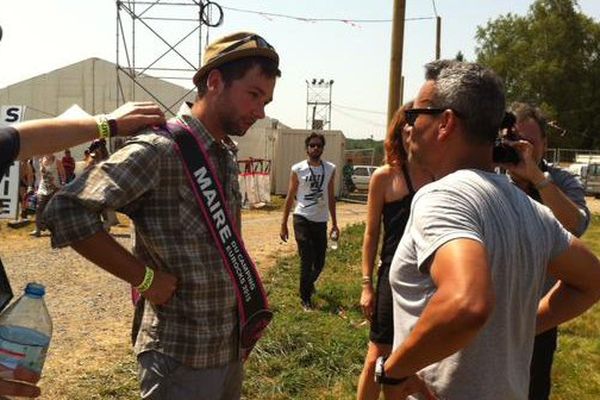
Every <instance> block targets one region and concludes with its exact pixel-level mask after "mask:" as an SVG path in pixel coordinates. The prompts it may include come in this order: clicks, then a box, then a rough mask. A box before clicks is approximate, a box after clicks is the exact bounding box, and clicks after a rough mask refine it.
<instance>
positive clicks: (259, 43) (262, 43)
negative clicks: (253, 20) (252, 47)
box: [219, 35, 275, 57]
mask: <svg viewBox="0 0 600 400" xmlns="http://www.w3.org/2000/svg"><path fill="white" fill-rule="evenodd" d="M252 41H254V43H256V47H257V48H259V49H269V50H273V51H275V49H274V48H273V46H271V45H270V44H269V42H267V41H266V40H265V39H263V38H262V37H260V36H258V35H250V36H246V37H245V38H243V39H241V40H238V41H237V42H235V43H233V44H231V45H229V46H227V47H226V48H224V49H223V50H222V51H221V53H220V54H219V57H222V56H224V55H225V54H228V53H231V52H232V51H234V50H235V49H237V48H238V47H242V46H243V45H245V44H246V43H250V42H252Z"/></svg>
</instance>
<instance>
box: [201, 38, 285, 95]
mask: <svg viewBox="0 0 600 400" xmlns="http://www.w3.org/2000/svg"><path fill="white" fill-rule="evenodd" d="M257 56H258V57H265V58H269V59H271V60H273V61H275V63H276V64H277V65H279V55H277V52H276V51H275V49H274V48H273V46H271V45H270V44H269V43H268V42H267V41H266V40H265V39H263V38H262V37H261V36H259V35H257V34H255V33H251V32H238V33H233V34H231V35H228V36H224V37H222V38H220V39H218V40H216V41H215V42H213V43H211V44H210V45H208V46H207V47H206V49H205V50H204V57H203V58H204V60H203V61H204V62H203V65H202V67H201V68H200V69H199V70H198V72H196V74H195V75H194V85H196V86H199V82H200V79H201V78H202V77H203V76H204V75H206V74H207V73H208V72H209V71H210V70H211V69H214V68H216V67H218V66H220V65H223V64H225V63H227V62H230V61H234V60H238V59H240V58H245V57H257Z"/></svg>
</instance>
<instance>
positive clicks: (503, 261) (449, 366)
mask: <svg viewBox="0 0 600 400" xmlns="http://www.w3.org/2000/svg"><path fill="white" fill-rule="evenodd" d="M461 238H466V239H472V240H476V241H478V242H481V243H483V245H484V246H485V248H486V250H487V254H488V265H489V267H490V270H491V276H492V280H493V286H494V292H495V297H496V301H495V306H494V310H493V312H492V315H491V316H490V318H489V319H488V321H487V323H486V325H485V326H484V328H483V329H482V330H481V331H480V332H479V333H478V334H477V336H476V337H475V339H474V340H473V341H472V342H471V343H470V344H469V345H468V346H467V347H465V348H463V349H462V350H460V351H458V352H457V353H455V354H453V355H451V356H449V357H447V358H445V359H443V360H441V361H440V362H438V363H435V364H432V365H430V366H428V367H426V368H425V369H423V371H421V373H420V374H421V375H422V376H423V377H424V379H425V380H426V382H427V384H428V385H429V387H430V388H432V389H433V390H434V391H435V392H436V393H437V394H438V396H440V398H442V399H452V400H458V399H469V400H471V399H479V400H481V399H489V400H492V399H498V400H500V399H502V400H510V399H519V400H521V399H523V400H525V399H527V395H528V386H529V363H530V358H531V353H532V348H533V338H534V335H535V318H536V311H537V306H538V300H539V298H540V294H541V291H542V288H543V283H544V275H545V272H546V267H547V265H548V263H549V262H550V261H551V260H552V259H553V258H554V257H556V256H557V255H559V254H560V253H562V252H563V251H565V250H566V248H567V247H568V245H569V243H570V240H571V234H569V233H568V232H567V231H566V230H565V229H563V228H562V226H561V225H560V224H559V223H558V221H557V220H556V219H555V218H554V217H553V216H552V214H551V212H550V211H549V210H548V209H547V208H546V207H545V206H543V205H540V204H538V203H536V202H535V201H533V200H531V199H530V198H529V197H528V196H527V195H526V194H525V193H523V192H522V191H521V190H519V189H518V188H516V187H514V185H512V184H511V183H510V182H509V180H508V178H507V177H506V176H501V175H496V174H494V173H488V172H483V171H478V170H460V171H457V172H455V173H453V174H450V175H448V176H446V177H444V178H443V179H441V180H439V181H437V182H433V183H431V184H429V185H427V186H425V187H423V188H422V189H421V190H420V191H419V192H418V193H417V194H416V196H415V198H414V200H413V204H412V212H411V216H410V218H409V221H408V224H407V226H406V231H405V234H404V236H403V237H402V240H401V241H400V244H399V246H398V250H397V251H396V254H395V255H394V259H393V261H392V266H391V270H390V283H391V285H392V292H393V307H394V332H395V335H394V349H395V348H397V347H398V346H399V345H400V344H401V343H402V342H403V341H404V340H405V339H406V337H407V336H408V335H409V334H410V332H411V330H412V329H413V327H414V325H415V323H416V322H417V320H418V318H419V316H420V315H421V314H422V312H423V310H424V309H425V307H426V306H427V303H428V301H429V299H430V298H431V296H432V295H433V294H434V293H435V291H436V287H435V285H434V283H433V281H432V279H431V276H430V274H429V266H430V262H431V259H432V257H431V256H433V255H434V253H435V252H436V250H437V249H439V248H440V247H441V246H443V245H444V244H445V243H448V242H449V241H452V240H455V239H461Z"/></svg>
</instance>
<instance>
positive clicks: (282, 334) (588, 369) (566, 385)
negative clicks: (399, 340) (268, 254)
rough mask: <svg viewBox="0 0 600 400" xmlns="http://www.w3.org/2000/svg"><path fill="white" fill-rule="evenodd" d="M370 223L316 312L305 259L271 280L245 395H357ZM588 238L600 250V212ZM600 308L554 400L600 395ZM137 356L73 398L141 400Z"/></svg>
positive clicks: (331, 256) (577, 342)
mask: <svg viewBox="0 0 600 400" xmlns="http://www.w3.org/2000/svg"><path fill="white" fill-rule="evenodd" d="M363 229H364V226H363V225H354V226H351V227H349V228H348V229H346V230H345V231H344V232H343V235H342V239H341V242H340V249H338V250H336V251H330V252H329V253H328V256H327V257H328V258H327V265H326V268H325V270H324V272H323V274H322V276H321V278H320V281H319V282H318V284H317V295H316V299H315V303H316V310H314V311H312V312H303V311H302V309H301V308H300V305H299V299H298V295H297V292H298V269H299V268H298V259H297V257H290V258H285V259H282V260H281V261H280V262H279V264H278V265H277V266H276V267H275V268H273V269H272V270H271V271H270V273H269V274H268V276H267V277H266V279H265V283H266V286H267V289H268V291H269V297H270V301H271V305H272V307H273V310H274V312H275V318H274V320H273V323H272V324H271V327H270V329H269V331H268V332H267V334H266V335H265V337H264V338H263V339H262V340H261V341H260V342H259V344H258V346H257V347H256V349H255V350H254V352H253V354H252V356H251V358H250V360H249V362H248V363H247V370H246V379H245V382H244V398H245V399H253V400H254V399H273V400H275V399H281V400H283V399H331V400H333V399H352V398H354V395H355V387H356V380H357V377H358V375H359V373H360V370H361V368H362V362H363V357H364V354H365V350H366V345H367V340H368V333H367V332H368V326H367V325H366V323H365V322H364V320H363V318H362V315H361V313H360V310H359V308H358V299H359V296H360V284H359V277H360V270H359V268H360V258H361V249H360V244H361V240H362V232H363ZM584 239H585V241H586V242H587V243H588V244H589V245H590V246H592V248H593V249H594V251H595V252H596V254H600V216H598V215H596V216H594V220H593V222H592V226H591V228H590V229H589V230H588V233H587V234H586V236H585V238H584ZM599 336H600V307H599V306H596V307H595V308H593V309H592V310H591V311H589V312H588V313H586V314H585V315H584V316H583V317H580V318H578V319H577V320H575V321H573V322H571V323H569V324H566V325H565V326H563V327H562V328H561V330H560V348H559V350H558V352H557V356H556V362H555V368H554V389H553V396H552V398H553V399H564V400H566V399H579V400H587V399H590V400H591V399H598V398H600V372H599V371H598V369H597V368H598V366H599V365H600V340H599ZM135 370H136V368H135V363H134V357H133V355H131V358H129V359H127V360H123V362H122V363H119V364H118V365H115V366H114V368H113V369H112V370H110V371H89V370H87V372H86V374H85V375H84V376H81V379H80V380H79V381H77V382H72V384H73V391H71V396H70V398H72V399H136V398H137V383H136V381H135Z"/></svg>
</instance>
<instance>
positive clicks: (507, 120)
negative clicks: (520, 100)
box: [493, 111, 521, 164]
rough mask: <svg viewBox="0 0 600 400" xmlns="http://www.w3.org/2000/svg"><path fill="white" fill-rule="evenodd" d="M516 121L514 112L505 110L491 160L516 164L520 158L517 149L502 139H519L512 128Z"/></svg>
mask: <svg viewBox="0 0 600 400" xmlns="http://www.w3.org/2000/svg"><path fill="white" fill-rule="evenodd" d="M516 123H517V117H516V116H515V114H513V113H511V112H509V111H507V112H506V113H505V114H504V119H503V120H502V124H501V125H500V132H499V135H498V138H497V139H496V143H495V144H494V153H493V160H494V162H495V163H509V164H518V163H519V161H520V160H521V158H520V157H519V153H518V152H517V150H515V149H514V148H513V147H511V146H510V145H508V144H506V143H504V140H511V141H517V140H520V138H519V135H518V134H517V133H516V132H515V130H514V129H515V125H516Z"/></svg>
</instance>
